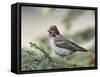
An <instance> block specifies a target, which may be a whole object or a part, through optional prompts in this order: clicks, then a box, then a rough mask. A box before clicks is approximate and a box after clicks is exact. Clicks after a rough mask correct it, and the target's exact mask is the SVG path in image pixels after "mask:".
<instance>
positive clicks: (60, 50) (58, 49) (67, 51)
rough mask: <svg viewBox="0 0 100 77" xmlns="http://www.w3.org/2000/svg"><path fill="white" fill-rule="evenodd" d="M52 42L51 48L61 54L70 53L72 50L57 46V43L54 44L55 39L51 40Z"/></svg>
mask: <svg viewBox="0 0 100 77" xmlns="http://www.w3.org/2000/svg"><path fill="white" fill-rule="evenodd" d="M49 42H50V46H51V49H52V50H53V51H54V52H55V53H57V54H59V55H69V54H70V53H71V52H72V51H71V50H69V49H65V48H60V47H57V46H56V45H55V44H54V41H53V40H49Z"/></svg>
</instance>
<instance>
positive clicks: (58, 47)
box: [48, 25, 88, 56]
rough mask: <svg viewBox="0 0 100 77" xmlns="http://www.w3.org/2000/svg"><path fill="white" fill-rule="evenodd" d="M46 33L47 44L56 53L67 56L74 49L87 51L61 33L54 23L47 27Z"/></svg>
mask: <svg viewBox="0 0 100 77" xmlns="http://www.w3.org/2000/svg"><path fill="white" fill-rule="evenodd" d="M48 33H49V34H48V36H49V37H48V38H49V45H50V47H51V49H52V51H54V52H55V53H56V54H57V55H60V56H69V55H71V54H72V53H75V52H76V51H80V52H87V51H88V50H86V49H85V48H83V47H80V46H79V45H77V44H76V43H74V42H72V41H70V40H69V39H67V38H65V37H64V36H63V35H61V34H60V32H59V30H58V28H57V26H56V25H51V26H50V27H49V29H48Z"/></svg>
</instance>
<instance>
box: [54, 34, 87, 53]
mask: <svg viewBox="0 0 100 77" xmlns="http://www.w3.org/2000/svg"><path fill="white" fill-rule="evenodd" d="M54 42H55V45H56V46H58V47H61V48H66V49H70V50H73V51H87V50H86V49H84V48H82V47H80V46H78V45H76V44H75V43H73V42H72V41H69V40H67V39H65V38H64V37H63V36H61V35H59V36H57V37H56V38H55V40H54Z"/></svg>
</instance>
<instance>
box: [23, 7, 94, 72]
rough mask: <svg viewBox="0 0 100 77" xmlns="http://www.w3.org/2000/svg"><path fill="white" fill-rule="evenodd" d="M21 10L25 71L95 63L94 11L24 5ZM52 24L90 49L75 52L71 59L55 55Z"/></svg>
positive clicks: (85, 65)
mask: <svg viewBox="0 0 100 77" xmlns="http://www.w3.org/2000/svg"><path fill="white" fill-rule="evenodd" d="M21 11H22V12H21V16H22V17H21V18H22V19H21V21H22V22H21V25H22V32H21V33H22V52H21V53H22V58H21V62H22V64H21V68H22V71H25V70H43V69H60V68H77V67H93V66H95V55H94V53H95V11H94V10H82V9H60V8H59V9H57V8H41V7H28V6H27V7H26V6H22V10H21ZM51 25H57V27H58V29H59V31H60V33H61V34H62V35H64V36H65V37H66V38H68V39H69V40H72V41H74V42H75V43H77V44H78V45H80V46H82V47H84V48H86V49H87V50H89V52H76V53H74V54H72V55H71V56H70V57H69V58H68V59H63V58H62V57H60V56H59V55H56V54H55V53H54V52H53V51H52V50H51V49H50V46H49V44H48V32H47V30H48V28H49V27H50V26H51ZM29 42H32V44H30V43H29Z"/></svg>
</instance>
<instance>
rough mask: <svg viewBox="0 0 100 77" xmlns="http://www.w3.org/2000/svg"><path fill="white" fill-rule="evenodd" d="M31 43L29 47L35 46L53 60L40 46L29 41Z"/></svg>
mask: <svg viewBox="0 0 100 77" xmlns="http://www.w3.org/2000/svg"><path fill="white" fill-rule="evenodd" d="M29 43H30V44H31V47H33V46H34V47H35V48H36V49H39V50H40V51H42V52H43V53H44V54H45V55H46V56H47V57H48V59H49V60H50V61H53V59H52V57H51V56H50V55H49V54H48V53H47V52H46V51H45V50H44V49H42V48H40V47H39V46H37V45H36V44H34V43H32V42H29Z"/></svg>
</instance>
